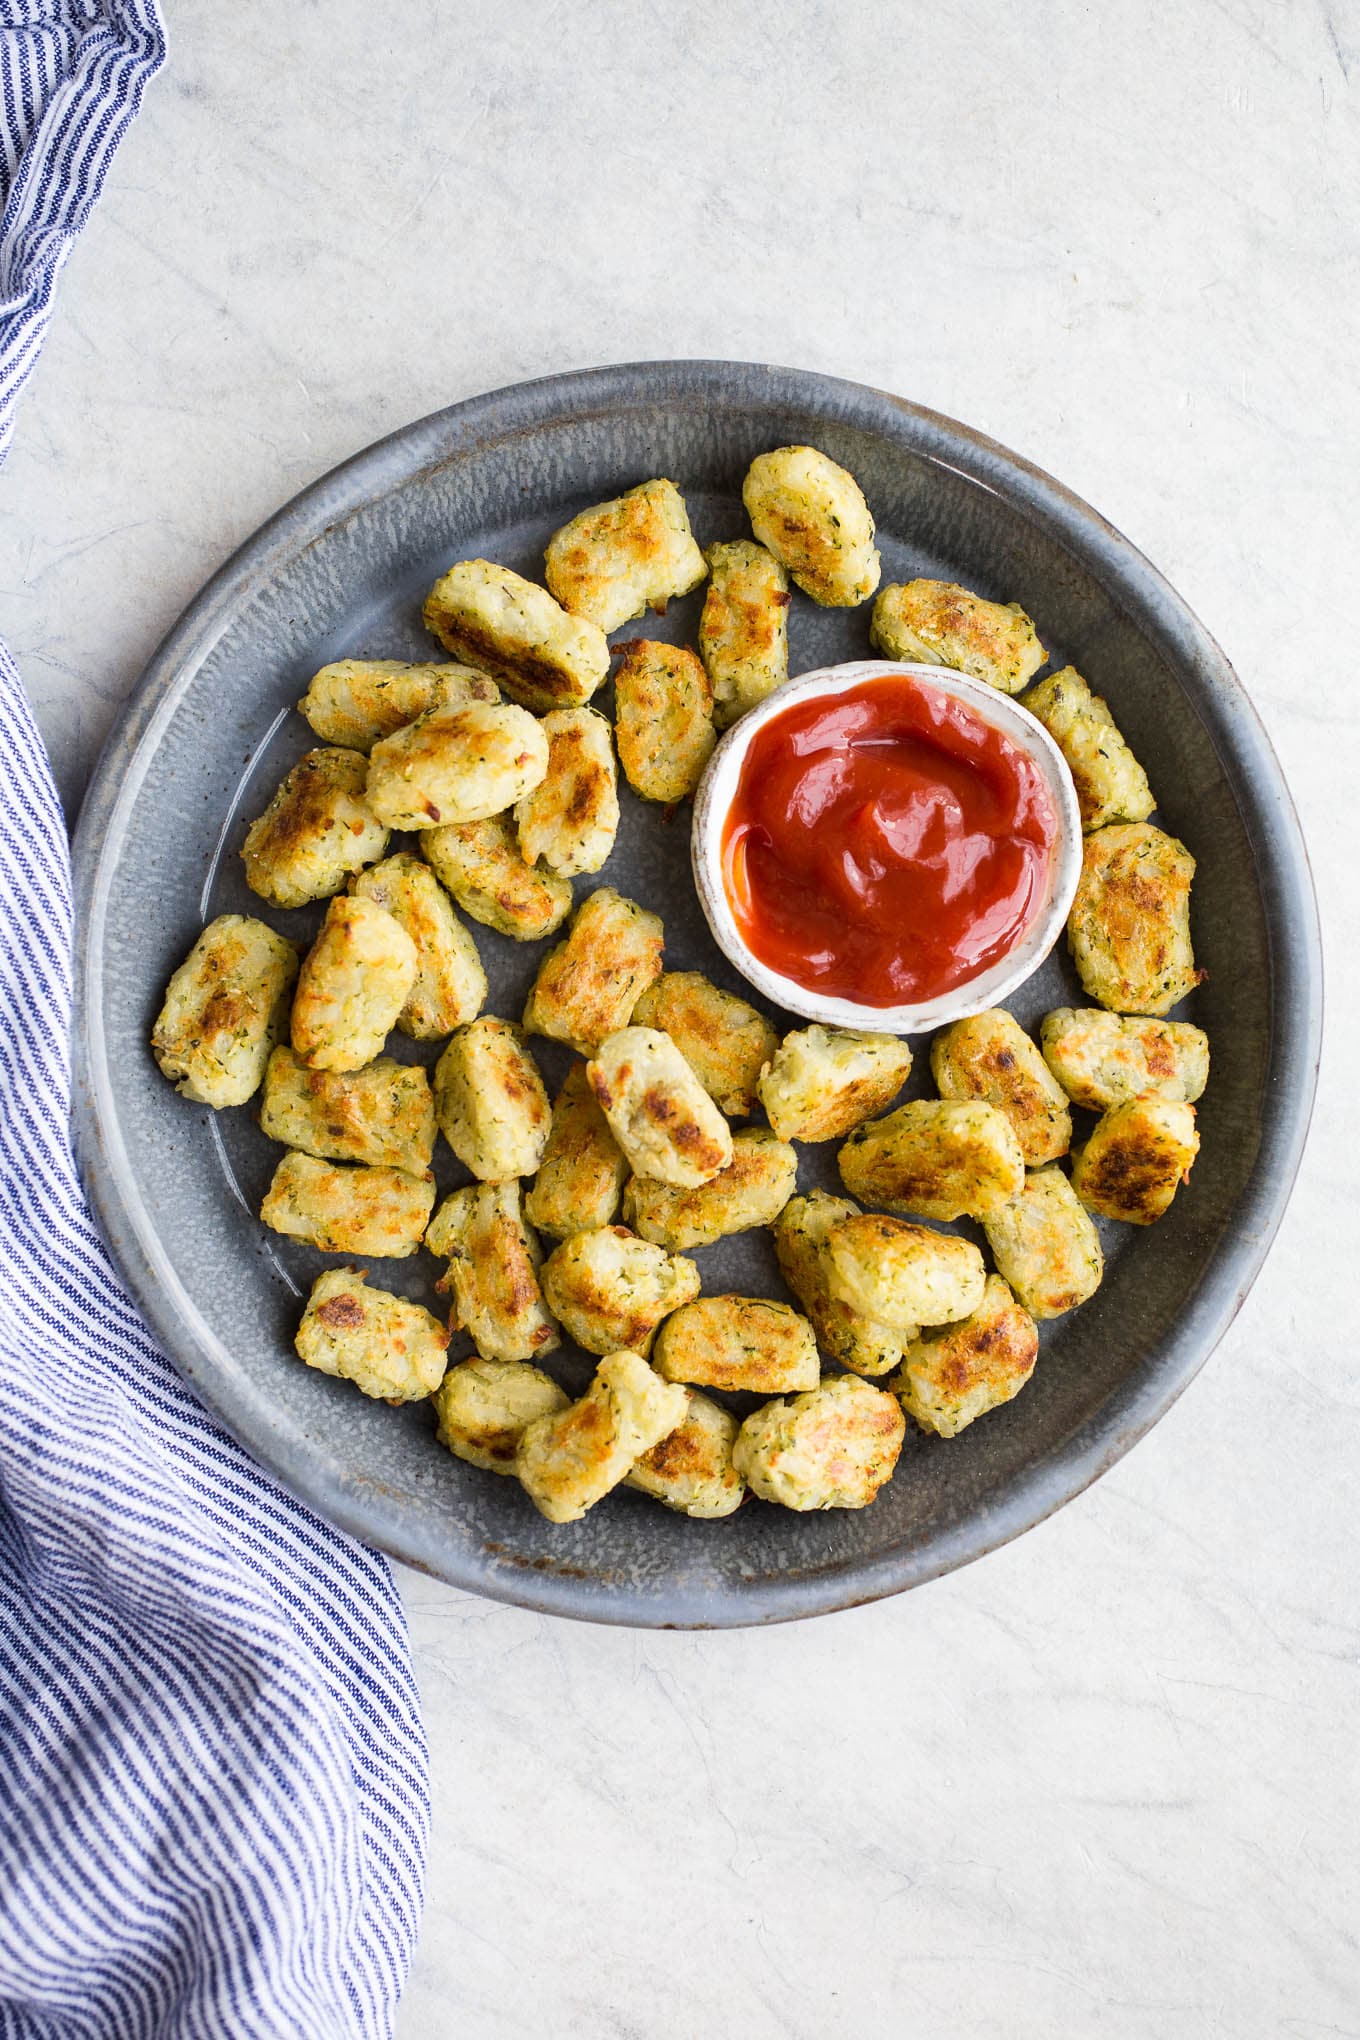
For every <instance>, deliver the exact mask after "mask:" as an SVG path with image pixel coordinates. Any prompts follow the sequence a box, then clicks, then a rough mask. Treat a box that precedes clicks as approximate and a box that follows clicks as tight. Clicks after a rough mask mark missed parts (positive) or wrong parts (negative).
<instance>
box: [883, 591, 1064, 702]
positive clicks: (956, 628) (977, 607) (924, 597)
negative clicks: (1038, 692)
mask: <svg viewBox="0 0 1360 2040" xmlns="http://www.w3.org/2000/svg"><path fill="white" fill-rule="evenodd" d="M869 642H870V643H871V644H872V645H873V646H874V647H875V649H876V650H878V651H880V652H882V654H883V656H884V658H885V659H903V660H905V661H907V662H908V663H916V664H920V665H925V666H949V667H951V668H952V669H953V671H955V672H956V673H968V674H970V675H971V676H972V678H973V679H974V680H985V681H986V683H987V685H988V686H989V687H995V688H997V689H998V690H999V692H1000V693H1002V694H1018V693H1019V692H1020V689H1021V688H1022V687H1024V686H1025V685H1026V684H1027V683H1028V682H1029V681H1030V680H1032V679H1033V678H1034V675H1035V674H1036V673H1037V672H1038V670H1039V668H1040V666H1042V665H1043V663H1044V660H1045V659H1046V658H1047V657H1048V654H1047V652H1045V650H1044V648H1043V646H1042V645H1041V644H1040V642H1039V639H1038V635H1037V633H1036V631H1035V628H1034V624H1033V622H1032V621H1031V619H1030V618H1029V617H1028V616H1026V614H1025V612H1024V610H1023V609H1022V608H1021V607H1020V604H1019V603H1018V602H985V601H984V600H983V598H982V597H981V596H980V595H973V594H970V593H969V591H968V589H967V588H960V587H959V586H958V584H957V582H954V581H907V582H905V583H902V582H894V583H893V585H892V586H891V587H888V588H885V589H884V590H883V592H882V594H881V595H880V596H879V598H878V600H877V602H875V604H874V614H873V620H872V622H871V623H870V625H869Z"/></svg>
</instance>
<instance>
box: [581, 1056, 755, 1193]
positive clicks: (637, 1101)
mask: <svg viewBox="0 0 1360 2040" xmlns="http://www.w3.org/2000/svg"><path fill="white" fill-rule="evenodd" d="M586 1075H587V1077H588V1078H589V1080H590V1088H591V1090H592V1091H593V1092H594V1093H595V1096H596V1098H597V1100H598V1101H599V1104H600V1106H601V1109H602V1110H603V1112H604V1116H605V1118H606V1119H607V1120H608V1121H609V1130H610V1132H611V1133H612V1134H613V1136H614V1138H615V1140H616V1141H617V1142H618V1144H619V1146H620V1147H621V1148H622V1149H623V1152H624V1154H625V1155H626V1156H627V1158H628V1161H629V1163H630V1164H631V1166H632V1170H633V1174H634V1175H635V1176H655V1177H656V1178H657V1179H658V1180H659V1181H660V1182H662V1183H678V1184H679V1185H680V1186H681V1187H682V1188H687V1189H693V1188H695V1187H696V1186H697V1185H698V1184H700V1183H707V1182H710V1181H711V1180H712V1178H713V1177H714V1176H716V1175H717V1174H718V1172H719V1170H721V1169H725V1168H726V1167H727V1166H728V1164H729V1163H730V1162H731V1160H732V1154H733V1148H732V1134H731V1131H730V1129H729V1127H728V1124H727V1121H726V1120H725V1119H724V1118H723V1116H722V1114H721V1112H719V1110H718V1108H717V1106H716V1105H715V1104H714V1103H713V1100H712V1099H711V1098H710V1097H709V1095H708V1093H707V1091H705V1089H704V1087H703V1085H702V1084H701V1083H700V1082H699V1079H698V1078H697V1077H696V1076H695V1074H694V1072H693V1070H692V1069H691V1068H690V1066H689V1064H688V1063H687V1062H686V1061H685V1058H684V1057H683V1056H682V1055H681V1053H680V1051H679V1049H678V1048H677V1047H676V1046H675V1043H674V1042H673V1041H672V1040H671V1038H670V1036H669V1035H668V1034H659V1033H658V1032H657V1031H656V1029H655V1028H652V1027H624V1028H622V1029H621V1030H620V1031H619V1032H618V1033H617V1034H611V1035H610V1036H609V1037H608V1039H607V1040H606V1041H603V1042H601V1044H600V1049H599V1053H598V1054H597V1055H596V1057H595V1059H594V1060H593V1062H589V1063H587V1065H586Z"/></svg>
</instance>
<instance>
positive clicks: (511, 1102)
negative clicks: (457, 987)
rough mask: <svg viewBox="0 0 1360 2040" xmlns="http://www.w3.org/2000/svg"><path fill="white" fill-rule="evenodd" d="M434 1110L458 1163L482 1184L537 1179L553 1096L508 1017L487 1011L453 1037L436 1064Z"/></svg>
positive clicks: (545, 1142) (459, 1029) (545, 1141)
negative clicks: (516, 1179) (524, 1178)
mask: <svg viewBox="0 0 1360 2040" xmlns="http://www.w3.org/2000/svg"><path fill="white" fill-rule="evenodd" d="M434 1109H435V1114H436V1117H437V1118H438V1120H439V1128H440V1132H441V1133H442V1134H443V1136H444V1138H445V1140H446V1141H447V1142H448V1144H449V1146H450V1147H451V1148H452V1149H453V1152H454V1153H455V1154H456V1155H457V1157H458V1159H459V1161H460V1162H462V1164H463V1166H464V1167H465V1168H468V1169H471V1171H472V1173H473V1175H474V1176H480V1177H481V1179H482V1181H483V1182H486V1183H501V1182H504V1181H505V1180H506V1179H507V1178H508V1177H510V1176H532V1175H533V1173H534V1170H535V1169H536V1168H537V1167H538V1165H539V1163H540V1162H541V1161H542V1159H543V1150H544V1148H545V1146H546V1145H547V1140H548V1126H549V1123H550V1120H551V1117H552V1115H551V1113H550V1111H549V1108H548V1094H547V1092H546V1091H545V1090H544V1088H543V1079H542V1077H541V1076H540V1075H539V1073H538V1067H537V1065H536V1064H535V1062H534V1059H533V1057H532V1056H531V1055H530V1053H529V1051H528V1049H527V1048H526V1047H525V1045H524V1039H523V1036H522V1035H521V1034H520V1031H519V1029H518V1028H517V1027H512V1026H511V1024H510V1022H509V1021H508V1020H497V1019H495V1018H494V1017H493V1016H492V1015H491V1014H487V1015H485V1016H484V1017H483V1018H482V1019H480V1020H473V1021H471V1022H470V1023H469V1025H468V1026H466V1027H460V1028H458V1029H457V1031H456V1032H455V1033H454V1034H453V1035H452V1036H451V1038H450V1040H449V1045H448V1047H447V1048H446V1049H445V1050H444V1053H443V1054H442V1055H441V1056H440V1058H439V1061H438V1062H437V1063H436V1064H435V1071H434Z"/></svg>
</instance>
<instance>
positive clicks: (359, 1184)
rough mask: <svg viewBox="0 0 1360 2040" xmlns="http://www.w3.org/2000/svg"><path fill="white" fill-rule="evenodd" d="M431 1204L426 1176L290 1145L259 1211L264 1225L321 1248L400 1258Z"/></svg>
mask: <svg viewBox="0 0 1360 2040" xmlns="http://www.w3.org/2000/svg"><path fill="white" fill-rule="evenodd" d="M433 1205H434V1177H433V1176H412V1175H408V1174H407V1172H406V1170H405V1169H386V1168H366V1167H351V1166H348V1165H345V1164H339V1163H335V1162H323V1161H319V1160H318V1159H317V1157H316V1156H315V1155H304V1154H299V1153H298V1152H297V1150H296V1149H290V1151H289V1152H288V1153H287V1154H286V1155H285V1156H284V1158H283V1160H282V1161H281V1162H280V1163H279V1165H278V1167H277V1169H275V1171H274V1179H273V1181H272V1182H271V1183H270V1185H269V1188H268V1190H267V1191H266V1193H265V1200H264V1203H263V1204H262V1205H261V1206H260V1217H261V1218H262V1219H263V1220H264V1222H265V1224H266V1225H267V1226H269V1227H270V1228H271V1230H272V1231H274V1232H276V1233H283V1234H285V1235H286V1237H287V1238H289V1239H293V1240H301V1241H303V1243H304V1244H305V1245H306V1246H309V1247H319V1248H320V1250H321V1252H322V1253H323V1254H371V1255H373V1257H374V1258H375V1259H377V1260H383V1261H404V1260H406V1259H407V1258H408V1257H409V1256H410V1255H411V1254H414V1252H415V1250H416V1248H417V1247H418V1246H419V1245H420V1242H421V1237H422V1235H423V1234H424V1231H425V1227H426V1225H427V1224H428V1223H429V1217H430V1212H431V1209H432V1208H433Z"/></svg>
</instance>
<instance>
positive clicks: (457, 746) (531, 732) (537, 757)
mask: <svg viewBox="0 0 1360 2040" xmlns="http://www.w3.org/2000/svg"><path fill="white" fill-rule="evenodd" d="M547 770H548V739H547V737H546V736H545V735H544V732H543V725H542V724H541V723H539V722H536V721H535V720H534V718H533V716H531V715H530V714H529V712H528V710H527V709H523V708H516V706H515V705H514V703H513V702H509V701H503V702H498V703H497V702H486V701H469V702H462V703H453V704H451V705H450V706H449V707H447V708H432V709H431V710H430V712H429V714H428V715H422V716H421V717H420V719H419V720H418V721H417V722H413V723H408V724H407V725H406V727H405V729H401V730H397V731H396V733H395V734H394V735H393V736H390V737H384V738H383V739H382V742H381V743H378V744H375V745H374V746H373V752H372V756H371V758H370V760H369V767H368V790H367V793H366V796H365V798H366V799H367V801H368V804H369V806H370V807H371V808H372V810H373V812H374V814H375V815H376V816H377V817H378V820H379V821H380V822H382V824H383V825H384V827H385V828H389V829H431V828H436V829H437V828H440V827H442V826H444V825H445V824H447V823H450V822H483V821H487V820H489V819H490V817H491V816H492V815H498V814H501V813H502V812H503V811H504V810H505V809H506V808H508V807H511V806H513V804H514V803H515V802H516V801H517V800H519V799H520V798H521V796H522V795H524V794H526V793H528V792H529V791H530V790H531V789H532V788H533V787H535V786H537V785H538V784H539V782H540V780H541V779H542V778H543V776H544V774H545V773H546V772H547Z"/></svg>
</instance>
